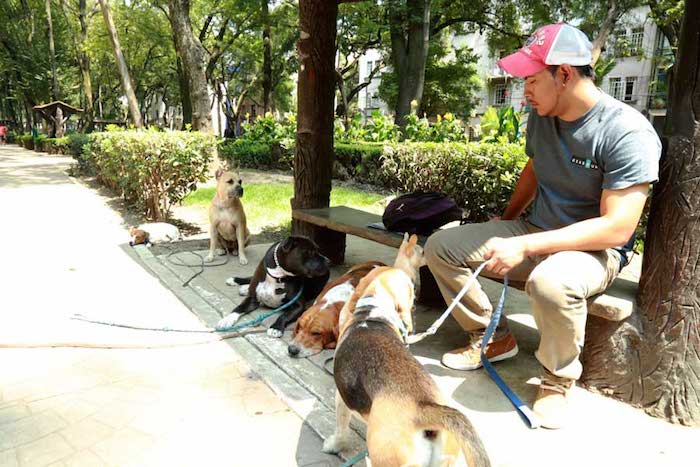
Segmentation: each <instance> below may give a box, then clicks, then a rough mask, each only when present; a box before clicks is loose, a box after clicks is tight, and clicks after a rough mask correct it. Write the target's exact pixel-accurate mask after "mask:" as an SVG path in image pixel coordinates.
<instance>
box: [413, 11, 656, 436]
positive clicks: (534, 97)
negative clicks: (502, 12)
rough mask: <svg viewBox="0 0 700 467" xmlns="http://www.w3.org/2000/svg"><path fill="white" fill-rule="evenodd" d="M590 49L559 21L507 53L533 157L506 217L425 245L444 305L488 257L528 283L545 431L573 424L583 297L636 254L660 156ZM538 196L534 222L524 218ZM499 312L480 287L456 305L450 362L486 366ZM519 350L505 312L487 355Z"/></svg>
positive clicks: (496, 273)
mask: <svg viewBox="0 0 700 467" xmlns="http://www.w3.org/2000/svg"><path fill="white" fill-rule="evenodd" d="M591 48H592V45H591V43H590V42H589V40H588V38H587V37H586V36H585V34H584V33H582V32H581V31H579V30H578V29H576V28H574V27H572V26H569V25H567V24H563V23H559V24H552V25H548V26H544V27H541V28H539V29H538V30H537V31H535V33H534V34H533V35H532V36H530V38H529V39H528V40H527V43H526V44H525V46H524V47H523V48H522V49H521V50H519V51H518V52H516V53H514V54H512V55H510V56H508V57H505V58H504V59H502V60H500V61H499V62H498V65H499V66H500V67H501V68H503V69H504V70H505V71H506V72H508V73H510V74H511V75H513V76H516V77H520V78H525V97H526V98H527V99H528V101H529V102H530V105H531V106H532V109H533V110H534V112H530V115H529V119H528V122H527V133H526V146H525V148H526V153H527V155H528V156H529V158H530V159H529V161H528V162H527V165H526V166H525V168H524V169H523V172H522V174H521V176H520V179H519V181H518V184H517V186H516V189H515V192H514V193H513V195H512V197H511V200H510V203H509V205H508V207H507V209H506V210H505V212H504V213H503V215H502V217H501V218H500V219H498V220H493V221H491V222H486V223H482V224H471V225H465V226H460V227H456V228H453V229H448V230H443V231H439V232H437V233H435V234H434V235H432V236H431V237H430V238H429V239H428V242H427V244H426V248H425V253H426V259H427V262H428V266H429V268H430V271H431V272H432V273H433V275H434V276H435V279H436V281H437V283H438V285H439V287H440V291H441V293H442V295H443V297H444V298H445V300H446V301H447V303H451V302H452V300H453V298H454V297H455V296H456V295H457V293H458V292H459V291H460V289H461V288H462V287H463V286H464V284H465V283H466V281H467V280H468V278H469V277H470V274H471V271H472V269H473V268H475V267H477V266H478V265H479V264H481V263H483V262H484V261H485V260H487V259H490V263H489V264H488V265H487V266H486V268H485V269H484V275H485V276H487V277H492V278H502V277H503V275H504V274H506V273H507V274H508V278H509V280H510V281H511V282H512V283H514V284H513V285H521V286H524V288H525V291H526V292H527V294H528V295H529V296H530V299H531V302H532V310H533V314H534V317H535V322H536V324H537V328H538V329H539V332H540V335H541V338H540V345H539V348H538V350H537V352H536V353H535V356H536V357H537V359H538V360H539V361H540V363H541V364H542V366H543V369H542V374H541V384H540V388H539V391H538V394H537V398H536V400H535V403H534V406H533V409H534V411H535V413H536V414H537V415H538V416H539V417H540V422H541V424H542V426H544V427H547V428H559V427H561V426H562V425H563V424H564V423H565V420H566V416H567V412H568V411H567V399H566V396H567V393H568V391H569V389H571V387H572V386H573V384H574V382H575V380H576V379H578V378H579V377H580V376H581V372H582V367H581V363H580V362H579V355H580V353H581V348H582V346H583V342H584V331H585V326H586V315H587V309H586V299H587V298H589V297H591V296H593V295H596V294H599V293H602V292H603V291H604V290H605V289H606V288H607V287H608V286H609V285H610V284H611V283H612V281H613V280H614V279H615V277H616V276H617V274H618V273H619V271H620V269H621V268H622V266H624V265H625V264H626V263H627V252H629V251H631V247H632V244H633V241H634V235H633V234H634V230H635V228H636V226H637V224H638V222H639V219H640V217H641V214H642V210H643V208H644V204H645V202H646V198H647V195H648V191H649V184H650V183H653V182H655V181H656V180H657V177H658V161H659V157H660V154H661V143H660V141H659V138H658V136H657V135H656V133H655V131H654V129H653V127H652V126H651V124H650V123H649V122H648V121H647V120H646V119H645V118H644V117H643V116H642V115H641V114H640V113H639V112H637V111H636V110H635V109H633V108H632V107H629V106H628V105H626V104H624V103H622V102H620V101H617V100H616V99H614V98H613V97H611V96H609V95H607V94H605V93H603V92H602V91H601V90H600V89H599V88H597V87H596V85H595V84H594V82H593V70H592V69H591V67H590V63H591ZM533 199H534V204H533V206H532V210H531V213H530V215H529V217H528V218H527V220H525V219H521V218H519V216H520V214H521V213H522V212H523V211H524V210H525V208H526V207H528V206H529V205H530V203H531V202H532V201H533ZM630 237H632V238H630ZM623 245H624V246H623ZM491 312H492V305H491V303H490V301H489V299H488V297H487V296H486V294H485V293H484V292H483V291H482V289H481V288H480V287H479V286H478V284H476V285H475V286H473V287H472V288H471V290H470V291H469V292H468V293H467V294H466V295H465V296H464V298H463V299H462V300H461V303H460V304H458V306H457V307H455V311H454V312H453V316H454V317H455V319H456V320H457V321H458V322H459V324H460V325H461V326H462V328H463V329H464V330H465V331H467V334H468V335H469V341H468V343H467V346H466V347H464V348H460V349H456V350H453V351H451V352H448V353H446V354H445V355H443V357H442V363H443V364H444V365H445V366H447V367H449V368H453V369H456V370H473V369H476V368H479V367H480V366H481V362H480V356H479V355H480V350H481V337H482V336H483V332H484V329H485V327H486V326H487V325H488V323H489V319H490V316H491ZM517 352H518V346H517V343H516V341H515V338H514V336H513V335H512V334H511V333H510V332H509V330H508V327H507V324H506V320H505V319H502V320H501V323H499V327H498V329H497V331H496V333H495V334H494V337H493V338H492V339H491V341H490V343H489V344H488V346H487V349H486V356H487V358H488V359H489V361H494V362H495V361H499V360H504V359H506V358H510V357H513V356H514V355H516V354H517Z"/></svg>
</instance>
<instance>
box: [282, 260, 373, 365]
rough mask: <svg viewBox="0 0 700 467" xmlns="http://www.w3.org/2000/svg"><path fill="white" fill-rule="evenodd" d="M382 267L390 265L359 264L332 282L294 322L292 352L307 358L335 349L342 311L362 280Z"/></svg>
mask: <svg viewBox="0 0 700 467" xmlns="http://www.w3.org/2000/svg"><path fill="white" fill-rule="evenodd" d="M380 266H386V264H384V263H380V262H379V261H369V262H366V263H361V264H357V265H355V266H353V267H352V268H350V270H349V271H348V272H346V273H345V274H343V275H342V276H340V277H339V278H337V279H336V280H334V281H333V282H330V283H328V285H327V286H326V287H325V288H324V289H323V290H322V291H321V293H320V294H319V295H318V298H317V299H316V301H315V302H314V304H313V305H311V306H310V307H309V308H308V309H307V310H306V311H305V312H304V314H302V315H301V316H300V317H299V319H298V320H297V322H296V324H295V325H294V333H293V337H294V338H293V340H292V343H291V344H289V347H288V348H287V351H288V352H289V355H290V356H292V357H298V358H303V357H309V356H311V355H315V354H317V353H319V352H321V351H322V350H323V349H335V344H336V341H337V340H338V318H339V316H340V310H341V309H342V308H343V306H344V305H345V302H347V301H348V299H349V298H350V296H351V295H352V293H353V292H354V291H355V287H357V284H358V283H359V282H360V279H362V278H363V277H365V276H366V275H367V274H368V273H369V272H370V271H371V270H373V269H374V268H377V267H380Z"/></svg>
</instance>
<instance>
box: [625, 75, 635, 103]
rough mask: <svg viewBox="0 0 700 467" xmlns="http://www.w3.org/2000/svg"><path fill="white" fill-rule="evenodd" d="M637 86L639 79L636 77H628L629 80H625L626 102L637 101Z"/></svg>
mask: <svg viewBox="0 0 700 467" xmlns="http://www.w3.org/2000/svg"><path fill="white" fill-rule="evenodd" d="M636 86H637V77H636V76H628V77H627V79H625V100H626V101H632V100H635V98H634V88H635V87H636Z"/></svg>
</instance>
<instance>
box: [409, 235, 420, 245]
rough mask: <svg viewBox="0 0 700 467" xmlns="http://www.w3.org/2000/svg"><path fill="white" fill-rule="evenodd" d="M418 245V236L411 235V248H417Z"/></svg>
mask: <svg viewBox="0 0 700 467" xmlns="http://www.w3.org/2000/svg"><path fill="white" fill-rule="evenodd" d="M416 243H418V235H416V234H413V235H411V238H410V239H409V240H408V245H409V246H416Z"/></svg>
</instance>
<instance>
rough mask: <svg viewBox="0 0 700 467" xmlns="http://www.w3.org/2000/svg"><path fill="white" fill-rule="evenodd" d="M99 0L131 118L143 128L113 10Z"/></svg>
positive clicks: (103, 0)
mask: <svg viewBox="0 0 700 467" xmlns="http://www.w3.org/2000/svg"><path fill="white" fill-rule="evenodd" d="M98 1H99V2H100V6H101V7H102V16H103V17H104V19H105V24H106V25H107V30H108V31H109V39H110V41H111V42H112V47H113V48H114V58H115V60H116V61H117V68H119V78H120V79H121V83H122V89H123V90H124V94H126V100H127V103H128V104H129V113H130V114H131V119H132V120H133V122H134V126H135V127H136V128H141V127H142V126H143V123H142V120H141V112H139V103H138V101H137V100H136V95H135V94H134V84H133V83H132V81H131V77H130V76H129V67H128V66H127V64H126V59H125V58H124V54H123V53H122V48H121V45H120V44H119V36H118V35H117V28H116V27H115V26H114V21H113V20H112V12H111V11H110V9H109V3H108V0H98Z"/></svg>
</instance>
